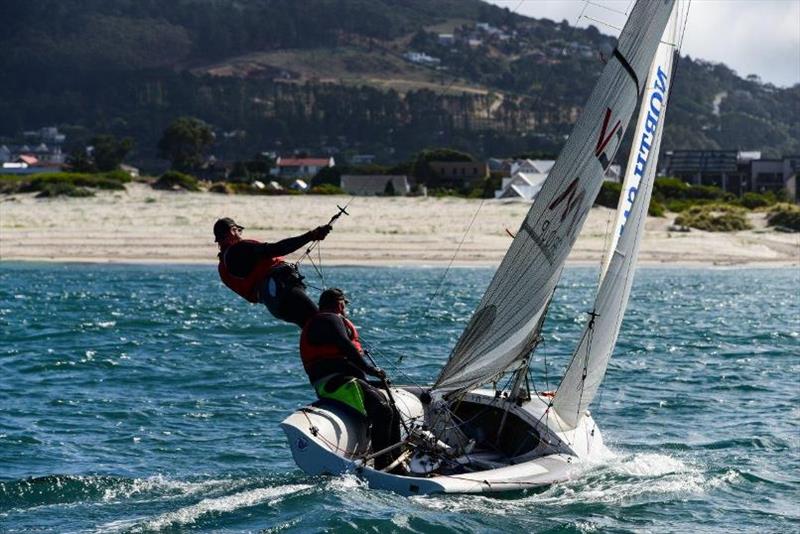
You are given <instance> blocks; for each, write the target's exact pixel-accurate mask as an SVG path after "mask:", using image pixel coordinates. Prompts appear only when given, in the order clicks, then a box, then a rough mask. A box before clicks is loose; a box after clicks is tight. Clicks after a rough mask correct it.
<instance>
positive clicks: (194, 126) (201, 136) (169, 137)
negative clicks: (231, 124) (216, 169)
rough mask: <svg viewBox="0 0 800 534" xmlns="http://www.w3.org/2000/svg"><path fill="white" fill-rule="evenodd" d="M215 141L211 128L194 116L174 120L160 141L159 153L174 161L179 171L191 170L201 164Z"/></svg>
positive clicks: (174, 166) (175, 167) (173, 165)
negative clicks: (204, 155)
mask: <svg viewBox="0 0 800 534" xmlns="http://www.w3.org/2000/svg"><path fill="white" fill-rule="evenodd" d="M213 142H214V132H212V131H211V128H210V127H209V126H208V125H207V124H206V123H204V122H203V121H201V120H200V119H195V118H194V117H181V118H179V119H176V120H175V121H173V122H172V123H171V124H170V125H169V126H167V129H166V130H164V134H163V135H162V136H161V139H160V140H159V141H158V155H159V157H161V158H164V159H168V160H170V161H171V162H172V168H173V169H175V170H178V171H190V170H192V169H195V168H197V167H199V166H200V164H201V163H202V162H203V154H204V153H205V151H206V149H208V147H210V146H211V145H212V144H213Z"/></svg>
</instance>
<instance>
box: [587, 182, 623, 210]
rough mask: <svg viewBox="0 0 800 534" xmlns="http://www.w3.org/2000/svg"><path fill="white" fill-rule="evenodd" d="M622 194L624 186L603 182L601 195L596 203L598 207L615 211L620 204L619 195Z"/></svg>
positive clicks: (599, 194)
mask: <svg viewBox="0 0 800 534" xmlns="http://www.w3.org/2000/svg"><path fill="white" fill-rule="evenodd" d="M620 193H622V184H621V183H618V182H603V185H602V186H600V193H598V195H597V198H596V199H595V201H594V203H595V205H596V206H603V207H606V208H611V209H615V208H616V207H617V205H618V204H619V195H620Z"/></svg>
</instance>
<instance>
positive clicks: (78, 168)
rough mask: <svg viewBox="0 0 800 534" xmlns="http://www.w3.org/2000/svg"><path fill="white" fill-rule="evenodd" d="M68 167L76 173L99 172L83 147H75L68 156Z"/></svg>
mask: <svg viewBox="0 0 800 534" xmlns="http://www.w3.org/2000/svg"><path fill="white" fill-rule="evenodd" d="M67 165H69V167H70V168H71V169H72V170H73V171H74V172H97V167H95V165H94V161H93V160H92V158H90V157H89V154H87V153H86V148H84V147H83V146H79V147H75V148H74V149H72V150H71V151H70V153H69V154H68V155H67Z"/></svg>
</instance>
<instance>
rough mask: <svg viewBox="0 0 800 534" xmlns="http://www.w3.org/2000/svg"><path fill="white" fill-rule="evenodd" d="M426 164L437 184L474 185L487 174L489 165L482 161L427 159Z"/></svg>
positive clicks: (448, 185) (453, 185)
mask: <svg viewBox="0 0 800 534" xmlns="http://www.w3.org/2000/svg"><path fill="white" fill-rule="evenodd" d="M428 165H429V166H430V168H431V169H432V170H433V172H434V173H436V175H437V177H438V180H436V185H439V186H445V187H456V188H458V187H462V186H474V185H477V184H478V183H479V182H481V181H482V180H483V179H485V178H487V177H488V176H489V166H488V165H487V164H486V163H485V162H482V161H429V162H428Z"/></svg>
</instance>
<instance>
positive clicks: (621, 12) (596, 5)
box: [586, 0, 633, 17]
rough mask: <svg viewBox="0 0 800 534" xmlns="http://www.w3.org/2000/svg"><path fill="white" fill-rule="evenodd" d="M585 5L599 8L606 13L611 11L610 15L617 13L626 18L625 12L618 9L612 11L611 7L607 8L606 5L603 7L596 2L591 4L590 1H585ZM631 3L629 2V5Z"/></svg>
mask: <svg viewBox="0 0 800 534" xmlns="http://www.w3.org/2000/svg"><path fill="white" fill-rule="evenodd" d="M586 3H587V4H588V5H590V6H595V7H599V8H600V9H605V10H606V11H611V12H612V13H617V14H619V15H625V16H626V17H627V16H628V13H627V12H626V11H620V10H619V9H614V8H613V7H609V6H606V5H603V4H598V3H597V2H592V0H586ZM632 3H633V2H631V4H632ZM631 4H628V9H630V6H631Z"/></svg>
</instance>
